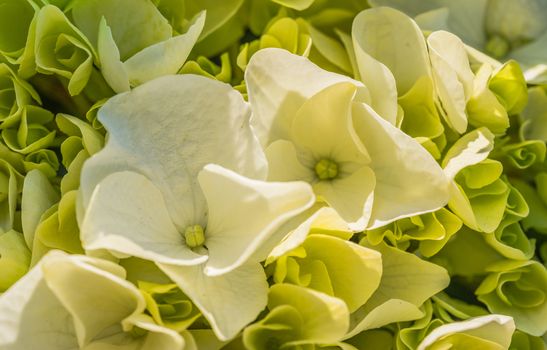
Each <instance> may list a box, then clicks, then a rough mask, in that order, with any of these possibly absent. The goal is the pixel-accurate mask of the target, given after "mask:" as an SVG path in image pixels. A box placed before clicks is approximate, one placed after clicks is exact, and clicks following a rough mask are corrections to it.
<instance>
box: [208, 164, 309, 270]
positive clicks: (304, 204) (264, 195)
mask: <svg viewBox="0 0 547 350" xmlns="http://www.w3.org/2000/svg"><path fill="white" fill-rule="evenodd" d="M198 180H199V183H200V185H201V187H202V189H203V192H204V194H205V197H206V198H207V204H208V207H209V219H208V222H207V228H206V232H205V237H206V238H205V246H206V247H207V249H208V250H209V260H208V261H207V264H206V268H205V273H206V274H208V275H210V276H216V275H221V274H225V273H228V272H230V271H232V270H234V269H236V268H237V267H239V266H241V265H243V264H244V263H245V262H246V261H247V260H248V259H249V257H251V255H252V254H253V253H254V252H255V251H256V250H258V249H259V248H260V246H261V245H262V244H264V243H265V242H267V241H268V238H269V237H270V236H271V235H272V234H274V233H275V232H276V231H277V229H278V228H279V227H281V226H282V225H283V223H285V222H286V221H288V220H289V219H291V218H292V217H294V216H297V215H298V214H300V213H302V212H304V211H305V210H306V209H308V208H310V207H311V206H312V205H313V204H314V202H315V196H314V195H313V192H312V189H311V186H310V185H308V184H307V183H304V182H263V181H258V180H251V179H249V178H245V177H243V176H241V175H238V174H236V173H234V172H232V171H229V170H227V169H225V168H222V167H219V166H217V165H213V164H210V165H207V166H206V167H205V168H204V170H203V171H202V172H201V173H200V174H199V176H198ZM272 248H273V246H272Z"/></svg>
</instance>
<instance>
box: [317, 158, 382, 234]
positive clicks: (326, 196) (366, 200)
mask: <svg viewBox="0 0 547 350" xmlns="http://www.w3.org/2000/svg"><path fill="white" fill-rule="evenodd" d="M376 181H377V179H376V176H375V174H374V172H373V171H372V170H371V169H370V168H369V167H366V166H365V167H362V168H361V169H359V170H357V171H356V172H354V173H353V174H351V175H349V176H347V177H345V178H342V179H334V180H331V181H319V182H317V183H315V184H314V185H313V189H314V191H315V194H316V195H317V197H318V198H319V199H322V200H324V201H325V202H327V203H328V204H329V205H330V206H331V207H332V208H333V209H334V210H336V211H337V212H338V214H339V215H340V217H342V219H344V220H345V221H347V222H348V224H349V227H350V228H351V229H352V230H354V231H361V230H364V228H365V227H366V226H367V225H368V223H369V219H370V215H371V211H372V207H373V202H375V201H376V198H375V195H374V193H375V186H376V183H377V182H376Z"/></svg>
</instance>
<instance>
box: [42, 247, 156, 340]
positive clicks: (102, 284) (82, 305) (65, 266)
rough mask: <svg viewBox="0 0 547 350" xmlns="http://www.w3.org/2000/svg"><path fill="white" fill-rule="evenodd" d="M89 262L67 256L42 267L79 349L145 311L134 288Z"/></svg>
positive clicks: (142, 302) (82, 258)
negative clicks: (68, 316) (67, 314)
mask: <svg viewBox="0 0 547 350" xmlns="http://www.w3.org/2000/svg"><path fill="white" fill-rule="evenodd" d="M90 262H91V263H92V261H91V259H90V258H85V257H82V256H74V257H73V256H70V257H67V258H65V259H57V260H50V261H46V262H44V263H43V264H42V266H43V273H44V279H45V281H46V283H47V285H48V287H49V289H50V290H51V291H52V292H53V293H54V294H55V295H56V296H57V298H58V299H59V301H60V302H61V304H63V305H64V307H65V308H66V310H68V312H70V314H71V315H72V316H73V318H74V325H75V327H76V334H77V335H78V342H79V344H80V346H84V345H85V344H87V343H88V342H89V341H90V340H92V339H93V338H94V337H95V336H97V335H98V334H99V333H101V332H102V331H104V330H105V329H107V328H108V327H110V326H113V325H117V324H119V323H120V322H121V321H122V320H123V319H125V318H126V317H129V316H131V315H133V314H137V313H140V312H142V311H144V308H145V302H144V298H143V297H142V295H141V294H140V292H139V291H138V289H137V288H136V287H135V286H134V285H132V284H131V283H129V282H127V281H126V280H124V279H122V278H120V277H118V276H115V275H113V274H111V273H108V272H106V271H103V270H101V269H99V268H97V267H94V266H93V265H92V264H90ZM110 264H113V263H110ZM77 286H78V287H77ZM42 321H43V320H42Z"/></svg>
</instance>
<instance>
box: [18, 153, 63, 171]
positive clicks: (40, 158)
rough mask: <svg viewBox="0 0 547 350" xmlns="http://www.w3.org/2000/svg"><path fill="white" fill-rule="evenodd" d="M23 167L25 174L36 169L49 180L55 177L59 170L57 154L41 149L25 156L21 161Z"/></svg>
mask: <svg viewBox="0 0 547 350" xmlns="http://www.w3.org/2000/svg"><path fill="white" fill-rule="evenodd" d="M23 165H24V167H25V171H26V172H29V171H31V170H33V169H38V170H40V171H41V172H43V173H44V174H45V175H46V176H47V177H50V178H53V177H55V176H56V175H57V171H58V170H59V160H58V159H57V154H55V152H53V151H52V150H50V149H41V150H38V151H36V152H32V153H29V154H27V156H26V157H25V160H24V161H23Z"/></svg>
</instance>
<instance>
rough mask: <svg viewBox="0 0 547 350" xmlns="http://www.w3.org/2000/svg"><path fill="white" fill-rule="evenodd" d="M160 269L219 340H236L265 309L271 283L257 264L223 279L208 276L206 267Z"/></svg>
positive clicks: (241, 268) (170, 266) (222, 277)
mask: <svg viewBox="0 0 547 350" xmlns="http://www.w3.org/2000/svg"><path fill="white" fill-rule="evenodd" d="M158 266H159V267H160V268H161V269H162V270H163V271H164V272H165V273H166V274H167V275H168V276H169V277H170V278H171V279H172V280H173V281H174V282H175V283H176V284H177V285H178V286H179V287H180V288H181V289H182V290H183V291H184V293H185V294H186V295H188V296H189V297H190V298H191V299H192V301H193V302H194V303H195V304H196V305H197V307H198V308H199V309H200V310H201V312H202V314H203V316H205V318H206V319H207V320H208V321H209V323H210V324H211V327H212V328H213V330H214V331H215V334H216V335H217V337H218V338H219V339H220V340H229V339H231V338H233V337H235V336H236V335H237V334H238V333H239V332H240V331H241V330H242V329H243V327H245V326H246V325H247V324H249V323H251V322H252V321H253V320H254V319H255V318H256V317H257V316H258V314H259V313H260V311H262V310H263V309H264V307H265V306H266V302H267V294H268V283H267V282H266V275H265V274H264V269H263V268H262V266H260V264H258V263H250V264H246V265H243V266H240V267H239V268H237V269H235V270H233V271H231V272H230V273H227V274H224V275H222V276H207V275H206V274H205V273H204V272H203V265H200V266H174V265H165V264H158Z"/></svg>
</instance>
